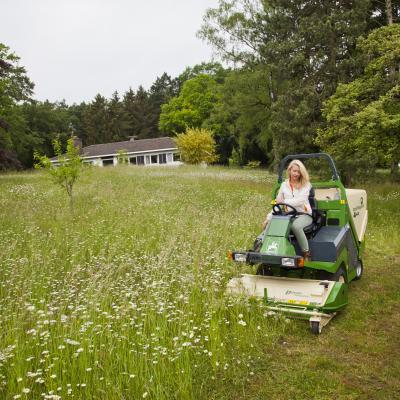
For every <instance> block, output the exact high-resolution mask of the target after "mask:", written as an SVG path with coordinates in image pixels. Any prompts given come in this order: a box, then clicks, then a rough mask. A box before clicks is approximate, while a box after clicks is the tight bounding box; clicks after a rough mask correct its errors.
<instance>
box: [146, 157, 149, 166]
mask: <svg viewBox="0 0 400 400" xmlns="http://www.w3.org/2000/svg"><path fill="white" fill-rule="evenodd" d="M146 164H150V156H146Z"/></svg>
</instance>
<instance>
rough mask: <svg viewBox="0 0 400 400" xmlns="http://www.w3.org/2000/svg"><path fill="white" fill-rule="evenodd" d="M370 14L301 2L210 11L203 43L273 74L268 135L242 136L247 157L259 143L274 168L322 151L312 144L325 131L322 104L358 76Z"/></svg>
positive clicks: (357, 7)
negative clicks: (286, 158)
mask: <svg viewBox="0 0 400 400" xmlns="http://www.w3.org/2000/svg"><path fill="white" fill-rule="evenodd" d="M368 13H369V2H365V1H364V0H356V1H354V2H352V6H351V7H348V4H347V3H337V2H322V3H316V2H315V1H300V0H296V1H280V0H271V1H268V2H265V1H256V0H251V1H247V0H239V1H230V0H220V1H219V4H218V7H216V8H214V9H209V10H208V11H207V13H206V15H205V17H204V24H203V26H202V28H201V30H200V32H199V35H200V37H202V38H203V39H204V40H207V41H208V42H209V43H210V44H212V45H213V47H214V48H215V49H216V50H217V51H218V52H219V54H220V55H221V56H222V57H223V58H224V59H226V60H228V61H231V62H235V63H238V64H239V65H244V66H246V67H248V68H254V66H255V65H256V66H258V67H259V68H260V70H264V71H265V72H268V75H267V76H268V81H267V84H265V87H264V90H265V91H264V93H265V94H267V95H268V96H269V97H270V101H265V98H264V101H263V103H264V104H265V110H264V111H265V115H266V117H265V118H264V121H263V128H261V129H260V128H259V129H260V132H257V128H255V129H254V131H253V133H251V134H250V135H249V134H248V135H249V136H247V137H246V135H245V134H242V135H241V141H242V143H241V144H239V148H240V152H241V153H242V152H244V151H246V147H247V145H248V144H249V143H251V144H252V145H250V146H249V147H251V148H253V149H254V148H255V147H254V144H255V143H257V144H258V145H259V146H260V147H261V149H262V150H263V151H264V154H265V153H266V154H265V155H264V157H265V156H268V159H269V160H268V161H269V162H270V161H271V160H273V161H274V162H275V163H276V162H278V161H279V160H280V159H281V157H282V156H283V155H284V154H287V153H290V152H311V151H315V150H317V147H316V146H315V143H314V138H315V131H316V129H317V128H318V127H319V126H321V124H322V118H321V113H320V107H321V104H322V101H323V100H324V99H326V98H328V97H329V96H330V95H331V94H332V93H333V92H334V91H335V89H336V86H337V83H338V82H339V81H343V80H344V81H346V80H348V79H349V76H355V75H357V74H358V65H357V63H358V60H357V57H356V54H355V52H354V44H355V42H356V38H357V37H358V36H359V35H360V34H362V33H364V32H365V30H366V27H367V24H366V19H367V16H368ZM317 89H318V90H317ZM320 89H322V90H320ZM258 93H260V94H261V93H262V92H261V90H259V91H258ZM236 110H237V111H238V112H240V111H239V109H238V108H236ZM256 110H257V107H256V106H254V107H253V109H252V110H250V107H249V110H246V116H247V118H245V119H247V120H248V121H250V120H251V117H252V115H254V114H255V112H256ZM254 138H256V140H254ZM249 139H250V140H249ZM242 157H243V158H244V159H247V160H249V159H252V158H255V157H253V156H246V155H245V154H243V156H242Z"/></svg>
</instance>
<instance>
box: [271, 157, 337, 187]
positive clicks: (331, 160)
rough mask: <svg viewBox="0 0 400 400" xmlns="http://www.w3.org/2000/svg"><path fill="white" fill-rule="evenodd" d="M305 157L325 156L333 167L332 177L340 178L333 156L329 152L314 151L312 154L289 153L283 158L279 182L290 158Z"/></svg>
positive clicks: (280, 165)
mask: <svg viewBox="0 0 400 400" xmlns="http://www.w3.org/2000/svg"><path fill="white" fill-rule="evenodd" d="M305 158H325V159H326V160H327V161H328V163H329V166H330V167H331V169H332V179H333V180H334V181H339V180H340V177H339V174H338V171H337V169H336V165H335V162H334V161H333V158H332V157H331V156H330V155H329V154H327V153H312V154H290V155H287V156H286V157H285V158H283V159H282V161H281V162H280V164H279V177H278V182H279V183H281V182H282V175H283V171H284V169H285V166H286V163H287V162H288V161H289V160H296V159H298V160H301V159H305Z"/></svg>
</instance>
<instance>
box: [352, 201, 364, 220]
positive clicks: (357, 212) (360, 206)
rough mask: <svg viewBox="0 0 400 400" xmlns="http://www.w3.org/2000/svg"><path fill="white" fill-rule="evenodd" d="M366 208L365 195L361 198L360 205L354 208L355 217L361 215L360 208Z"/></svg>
mask: <svg viewBox="0 0 400 400" xmlns="http://www.w3.org/2000/svg"><path fill="white" fill-rule="evenodd" d="M362 208H364V197H361V198H360V205H359V206H357V207H354V208H353V218H355V217H357V216H358V215H360V210H361V209H362Z"/></svg>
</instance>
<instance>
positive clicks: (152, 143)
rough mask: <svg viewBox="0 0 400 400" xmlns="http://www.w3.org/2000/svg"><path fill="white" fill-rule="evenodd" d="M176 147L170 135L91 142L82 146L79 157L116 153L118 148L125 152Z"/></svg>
mask: <svg viewBox="0 0 400 400" xmlns="http://www.w3.org/2000/svg"><path fill="white" fill-rule="evenodd" d="M176 148H177V147H176V144H175V142H174V141H173V139H171V138H170V137H162V138H154V139H139V140H127V141H124V142H114V143H104V144H93V145H91V146H86V147H83V149H82V151H81V157H96V156H103V155H111V154H117V153H118V151H119V150H124V151H126V152H127V153H137V152H142V151H152V150H154V151H158V150H166V149H176Z"/></svg>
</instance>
